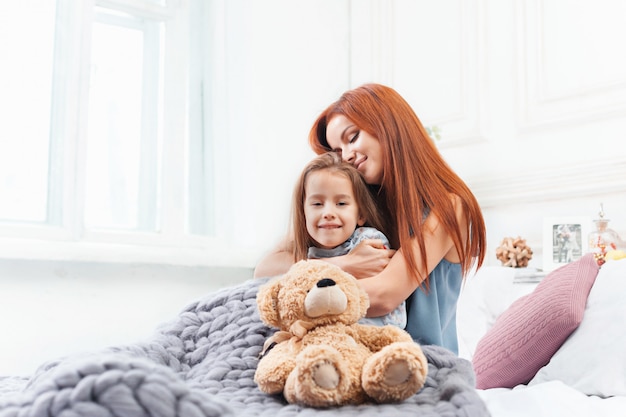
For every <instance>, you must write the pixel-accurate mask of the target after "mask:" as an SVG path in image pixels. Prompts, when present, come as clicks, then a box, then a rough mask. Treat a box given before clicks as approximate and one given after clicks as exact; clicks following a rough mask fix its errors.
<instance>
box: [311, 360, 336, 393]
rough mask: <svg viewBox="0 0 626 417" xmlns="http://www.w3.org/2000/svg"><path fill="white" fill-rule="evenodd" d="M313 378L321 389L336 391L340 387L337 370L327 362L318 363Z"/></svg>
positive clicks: (314, 368)
mask: <svg viewBox="0 0 626 417" xmlns="http://www.w3.org/2000/svg"><path fill="white" fill-rule="evenodd" d="M311 377H312V379H313V381H315V383H316V384H317V385H318V386H319V387H320V388H324V389H335V388H337V385H339V373H338V372H337V368H335V366H334V365H333V364H331V363H329V362H326V361H324V362H321V363H318V364H316V365H315V366H314V367H313V373H312V374H311Z"/></svg>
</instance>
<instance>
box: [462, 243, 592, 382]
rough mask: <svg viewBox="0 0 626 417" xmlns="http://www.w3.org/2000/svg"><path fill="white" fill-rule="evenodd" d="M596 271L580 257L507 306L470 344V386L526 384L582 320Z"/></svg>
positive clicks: (588, 260)
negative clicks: (472, 382) (472, 383)
mask: <svg viewBox="0 0 626 417" xmlns="http://www.w3.org/2000/svg"><path fill="white" fill-rule="evenodd" d="M598 270H599V266H598V264H597V262H596V261H595V259H594V257H593V255H592V254H587V255H584V256H583V257H582V258H580V259H579V260H577V261H574V262H571V263H569V264H567V265H565V266H562V267H560V268H559V269H556V270H554V271H552V272H551V273H549V274H548V275H547V276H546V277H545V278H544V279H543V280H542V281H541V282H540V283H539V285H537V287H536V288H535V290H534V291H533V292H532V293H530V294H528V295H526V296H524V297H521V298H519V299H518V300H516V301H515V302H514V303H513V304H511V306H510V307H509V308H508V309H507V310H506V311H505V312H504V313H502V314H501V315H500V317H498V319H497V320H496V322H495V324H494V325H493V327H492V328H491V329H489V331H488V332H487V333H486V334H485V335H484V336H483V337H482V339H481V340H480V341H479V342H478V345H477V346H476V351H475V353H474V356H473V357H472V364H473V366H474V372H475V373H476V388H479V389H487V388H497V387H503V388H513V387H514V386H516V385H518V384H526V383H528V381H530V380H531V379H532V378H533V376H535V374H536V373H537V371H539V369H541V368H542V367H543V366H545V365H546V364H547V363H548V362H549V361H550V358H551V357H552V355H553V354H554V353H555V352H556V351H557V350H558V349H559V347H560V346H561V345H562V344H563V342H565V340H566V339H567V338H568V337H569V335H570V334H571V333H572V332H573V331H574V330H576V328H577V327H578V325H579V324H580V322H581V321H582V318H583V313H584V311H585V306H586V305H587V296H588V295H589V291H590V290H591V287H592V286H593V283H594V282H595V279H596V275H598Z"/></svg>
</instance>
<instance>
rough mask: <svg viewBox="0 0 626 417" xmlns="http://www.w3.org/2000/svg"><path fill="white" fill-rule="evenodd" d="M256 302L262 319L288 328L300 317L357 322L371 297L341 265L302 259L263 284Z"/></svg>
mask: <svg viewBox="0 0 626 417" xmlns="http://www.w3.org/2000/svg"><path fill="white" fill-rule="evenodd" d="M257 304H258V307H259V314H260V316H261V320H263V321H264V322H265V323H266V324H268V325H270V326H273V327H276V328H278V329H280V330H285V331H287V330H289V328H290V327H291V326H292V325H293V324H294V323H295V322H296V321H298V320H304V321H307V322H310V323H313V324H314V325H316V326H318V325H328V324H334V323H343V324H346V325H350V324H353V323H356V322H357V321H358V320H359V319H360V318H362V317H364V316H365V313H366V312H367V309H368V308H369V298H368V296H367V293H366V292H365V291H364V290H363V288H361V286H360V285H359V283H358V282H357V280H356V278H354V277H353V276H352V275H350V274H348V273H347V272H344V271H343V270H342V269H341V268H339V267H337V266H335V265H332V264H330V263H328V262H324V261H321V260H303V261H299V262H297V263H295V264H294V265H293V266H292V267H291V268H290V269H289V271H287V273H286V274H284V275H282V276H280V277H278V278H274V279H272V280H270V281H269V282H267V283H266V284H264V285H263V286H261V287H260V288H259V292H258V294H257Z"/></svg>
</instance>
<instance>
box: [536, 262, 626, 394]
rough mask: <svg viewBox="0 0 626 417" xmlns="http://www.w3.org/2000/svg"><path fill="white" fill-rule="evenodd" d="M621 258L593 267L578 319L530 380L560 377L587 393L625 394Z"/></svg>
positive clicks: (625, 288)
mask: <svg viewBox="0 0 626 417" xmlns="http://www.w3.org/2000/svg"><path fill="white" fill-rule="evenodd" d="M625 294H626V259H623V260H619V261H608V262H607V263H605V264H604V265H602V268H601V269H600V272H598V276H597V277H596V281H595V283H594V285H593V287H592V288H591V292H590V293H589V297H588V299H587V307H586V309H585V313H584V316H583V320H582V322H581V324H580V326H579V327H578V329H576V330H575V331H574V332H573V333H572V334H571V336H570V337H569V338H568V339H567V340H566V341H565V343H563V345H562V346H561V348H560V349H559V350H558V351H557V352H556V353H555V354H554V355H553V356H552V359H551V360H550V362H549V363H548V364H547V365H545V366H544V367H543V368H541V369H540V370H539V372H537V374H536V375H535V377H534V378H533V379H532V380H531V381H530V383H529V385H534V384H538V383H541V382H546V381H552V380H559V381H563V382H564V383H566V384H567V385H569V386H571V387H573V388H575V389H577V390H579V391H581V392H582V393H584V394H587V395H598V396H601V397H611V396H615V395H626V302H624V296H625Z"/></svg>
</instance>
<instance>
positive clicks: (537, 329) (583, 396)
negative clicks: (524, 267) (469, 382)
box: [457, 255, 626, 417]
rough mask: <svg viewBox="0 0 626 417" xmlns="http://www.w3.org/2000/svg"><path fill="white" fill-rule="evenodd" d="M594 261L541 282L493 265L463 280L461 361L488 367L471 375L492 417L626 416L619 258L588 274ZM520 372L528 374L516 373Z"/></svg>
mask: <svg viewBox="0 0 626 417" xmlns="http://www.w3.org/2000/svg"><path fill="white" fill-rule="evenodd" d="M585 261H586V262H587V265H586V268H585V267H582V266H581V265H580V263H581V262H585ZM592 262H594V259H593V255H586V257H585V259H583V260H581V261H578V262H577V263H576V264H571V265H568V267H569V269H565V267H564V268H560V269H558V270H556V271H553V272H551V273H550V274H548V275H547V277H545V278H542V276H541V274H538V275H539V276H538V277H537V280H540V281H539V282H534V280H533V279H532V274H528V272H527V271H520V270H518V269H515V268H507V267H499V266H488V267H484V268H482V269H481V270H480V271H479V272H478V273H477V274H476V275H475V276H473V277H471V278H470V279H468V280H467V281H466V285H465V287H464V288H463V291H462V293H461V297H460V299H459V305H458V312H457V323H458V331H459V344H460V346H459V355H460V356H461V357H464V358H466V359H468V360H470V361H473V364H474V368H478V364H480V363H482V364H484V365H489V364H490V363H491V365H492V367H491V369H489V370H487V371H483V372H484V373H485V375H482V376H481V374H480V372H481V371H480V369H475V373H476V378H477V386H478V387H479V388H478V389H477V392H478V394H479V396H480V397H481V399H483V401H484V402H485V404H486V405H487V408H488V410H489V411H490V413H491V415H492V416H495V417H499V416H520V417H522V416H534V417H537V416H539V417H540V416H546V417H547V416H550V417H560V416H563V417H565V416H567V417H577V416H581V417H582V416H594V417H609V416H610V417H617V416H624V415H626V303H624V302H623V296H624V294H625V293H626V259H622V260H611V261H607V262H606V263H605V264H604V265H602V267H600V268H599V269H598V270H595V271H594V270H593V268H592V267H591V265H592ZM585 287H586V288H585ZM554 316H556V317H554ZM546 317H550V320H548V321H547V322H544V324H545V325H544V326H543V327H542V324H541V323H542V319H543V318H546ZM542 333H543V335H544V336H545V337H544V340H542ZM546 337H549V338H553V339H554V340H552V341H546V340H545V338H546ZM512 339H515V340H512ZM496 340H498V341H499V342H497V343H496V342H495V341H496ZM485 342H487V343H485ZM515 342H518V344H517V345H516V344H515ZM546 346H548V347H546ZM513 347H514V348H515V349H512V348H513ZM507 355H510V357H507ZM498 367H501V368H502V369H500V370H499V373H498V372H496V371H494V369H496V368H498ZM504 368H508V369H504ZM524 368H531V371H530V373H528V372H526V373H525V374H524V373H522V372H519V370H520V369H524ZM535 371H536V372H535ZM507 379H508V380H507ZM481 384H482V388H481ZM502 386H505V387H502Z"/></svg>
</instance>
